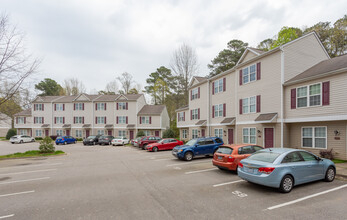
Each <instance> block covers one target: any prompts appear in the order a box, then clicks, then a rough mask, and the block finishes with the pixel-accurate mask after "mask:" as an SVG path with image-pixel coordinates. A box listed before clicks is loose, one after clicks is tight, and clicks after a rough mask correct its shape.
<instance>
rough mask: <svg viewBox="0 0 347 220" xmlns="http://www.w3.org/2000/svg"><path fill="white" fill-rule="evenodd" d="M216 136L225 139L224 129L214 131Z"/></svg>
mask: <svg viewBox="0 0 347 220" xmlns="http://www.w3.org/2000/svg"><path fill="white" fill-rule="evenodd" d="M214 136H216V137H220V138H223V129H222V128H216V129H214Z"/></svg>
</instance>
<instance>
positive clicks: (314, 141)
mask: <svg viewBox="0 0 347 220" xmlns="http://www.w3.org/2000/svg"><path fill="white" fill-rule="evenodd" d="M326 130H327V128H326V127H303V128H302V146H303V147H312V148H323V149H326V148H327V131H326Z"/></svg>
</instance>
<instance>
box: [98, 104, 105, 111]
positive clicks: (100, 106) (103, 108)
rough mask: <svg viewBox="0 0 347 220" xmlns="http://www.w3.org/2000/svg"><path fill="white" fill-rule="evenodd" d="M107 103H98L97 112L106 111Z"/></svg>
mask: <svg viewBox="0 0 347 220" xmlns="http://www.w3.org/2000/svg"><path fill="white" fill-rule="evenodd" d="M105 105H106V103H103V102H102V103H96V110H97V111H100V110H106V107H105Z"/></svg>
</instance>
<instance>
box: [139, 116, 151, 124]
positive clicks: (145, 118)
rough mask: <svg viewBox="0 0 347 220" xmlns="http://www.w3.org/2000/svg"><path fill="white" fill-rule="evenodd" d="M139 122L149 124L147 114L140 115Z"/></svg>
mask: <svg viewBox="0 0 347 220" xmlns="http://www.w3.org/2000/svg"><path fill="white" fill-rule="evenodd" d="M141 124H149V116H141Z"/></svg>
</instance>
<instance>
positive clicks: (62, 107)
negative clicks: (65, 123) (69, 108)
mask: <svg viewBox="0 0 347 220" xmlns="http://www.w3.org/2000/svg"><path fill="white" fill-rule="evenodd" d="M55 110H56V111H64V104H62V103H59V104H55Z"/></svg>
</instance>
